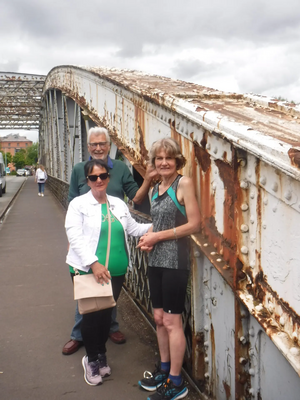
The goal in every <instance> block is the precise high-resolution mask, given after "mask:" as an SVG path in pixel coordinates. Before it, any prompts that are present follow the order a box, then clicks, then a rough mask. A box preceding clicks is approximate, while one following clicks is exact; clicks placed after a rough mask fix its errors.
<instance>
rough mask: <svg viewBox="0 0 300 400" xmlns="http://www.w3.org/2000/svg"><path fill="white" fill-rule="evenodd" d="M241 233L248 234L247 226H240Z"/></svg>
mask: <svg viewBox="0 0 300 400" xmlns="http://www.w3.org/2000/svg"><path fill="white" fill-rule="evenodd" d="M241 231H242V232H248V231H249V227H248V225H246V224H242V225H241Z"/></svg>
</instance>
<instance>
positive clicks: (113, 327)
mask: <svg viewBox="0 0 300 400" xmlns="http://www.w3.org/2000/svg"><path fill="white" fill-rule="evenodd" d="M81 321H82V315H81V314H79V311H78V302H77V301H76V310H75V325H74V326H73V329H72V332H71V339H73V340H78V341H79V342H82V336H81ZM118 330H119V323H118V321H117V306H115V307H114V308H113V310H112V314H111V323H110V331H109V332H110V333H112V332H117V331H118Z"/></svg>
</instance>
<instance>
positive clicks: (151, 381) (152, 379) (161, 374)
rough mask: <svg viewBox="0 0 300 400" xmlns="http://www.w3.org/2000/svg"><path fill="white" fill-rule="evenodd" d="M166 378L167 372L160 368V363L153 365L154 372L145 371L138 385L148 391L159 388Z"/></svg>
mask: <svg viewBox="0 0 300 400" xmlns="http://www.w3.org/2000/svg"><path fill="white" fill-rule="evenodd" d="M167 379H168V373H167V372H165V371H162V370H161V369H160V364H159V365H155V370H154V372H152V373H151V372H149V371H145V372H144V378H143V379H141V380H140V381H139V385H140V387H142V388H143V389H145V390H148V391H149V392H153V391H154V390H156V389H157V388H159V387H160V386H161V385H162V384H163V383H164V382H165V381H166V380H167Z"/></svg>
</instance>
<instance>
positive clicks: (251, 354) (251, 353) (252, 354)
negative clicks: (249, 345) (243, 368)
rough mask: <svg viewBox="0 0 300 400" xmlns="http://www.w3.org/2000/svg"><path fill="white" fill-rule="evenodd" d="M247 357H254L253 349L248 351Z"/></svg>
mask: <svg viewBox="0 0 300 400" xmlns="http://www.w3.org/2000/svg"><path fill="white" fill-rule="evenodd" d="M249 355H250V356H251V357H253V356H254V355H255V351H254V350H253V349H250V350H249Z"/></svg>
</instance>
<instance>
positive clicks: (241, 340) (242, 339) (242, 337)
mask: <svg viewBox="0 0 300 400" xmlns="http://www.w3.org/2000/svg"><path fill="white" fill-rule="evenodd" d="M240 342H241V343H243V344H246V343H247V340H246V338H245V336H241V337H240Z"/></svg>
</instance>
